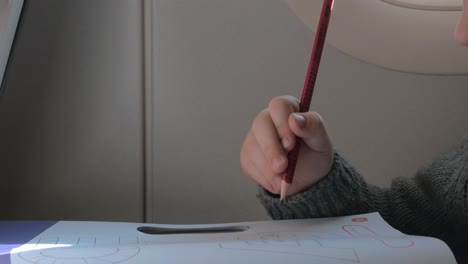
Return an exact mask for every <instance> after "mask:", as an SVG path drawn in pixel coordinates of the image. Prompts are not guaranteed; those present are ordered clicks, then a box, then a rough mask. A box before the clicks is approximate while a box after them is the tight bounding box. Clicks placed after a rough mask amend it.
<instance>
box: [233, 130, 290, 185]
mask: <svg viewBox="0 0 468 264" xmlns="http://www.w3.org/2000/svg"><path fill="white" fill-rule="evenodd" d="M240 161H241V168H242V171H243V172H244V174H245V175H246V176H248V177H250V178H252V179H253V180H254V181H256V182H257V183H258V184H260V185H262V186H263V187H264V188H265V189H267V190H268V191H269V192H271V193H275V194H278V193H279V192H280V185H281V175H280V174H277V173H275V172H273V171H272V169H271V166H270V163H269V162H268V161H267V160H266V158H265V156H264V154H263V151H262V150H261V149H260V146H259V145H258V143H257V140H256V138H255V136H254V135H253V133H252V131H249V133H248V134H247V137H246V139H245V141H244V144H243V145H242V148H241V155H240Z"/></svg>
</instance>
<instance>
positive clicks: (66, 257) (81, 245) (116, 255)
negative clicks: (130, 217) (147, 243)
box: [18, 236, 141, 264]
mask: <svg viewBox="0 0 468 264" xmlns="http://www.w3.org/2000/svg"><path fill="white" fill-rule="evenodd" d="M110 239H111V241H109V238H96V237H93V238H91V237H79V238H78V239H70V238H63V237H62V238H61V237H53V238H52V237H44V238H42V237H41V238H39V239H38V242H37V243H36V244H35V245H32V247H30V248H28V250H26V251H23V252H20V253H19V254H18V256H19V257H20V258H21V259H23V260H25V261H26V262H29V263H61V264H78V263H83V264H95V263H96V264H98V263H100V264H102V263H121V262H125V261H127V260H129V259H131V258H133V257H135V256H136V255H138V254H139V253H140V251H141V249H140V245H139V244H140V241H139V239H138V237H125V238H122V237H120V236H119V237H118V239H116V238H114V239H112V238H110ZM61 240H62V241H75V242H76V244H73V245H70V246H67V245H66V243H64V245H63V247H62V246H61V247H57V245H59V244H61V243H60V241H61ZM100 240H103V241H105V242H111V243H110V245H108V244H106V243H105V242H103V244H104V245H105V246H104V247H99V246H97V242H99V241H100ZM112 240H113V241H114V242H112ZM44 245H55V247H49V248H43V247H42V246H44ZM35 247H36V248H37V249H35Z"/></svg>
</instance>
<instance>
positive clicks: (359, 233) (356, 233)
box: [341, 225, 414, 249]
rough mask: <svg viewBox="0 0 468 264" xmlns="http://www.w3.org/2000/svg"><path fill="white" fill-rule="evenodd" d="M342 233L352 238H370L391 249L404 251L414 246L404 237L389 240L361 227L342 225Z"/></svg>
mask: <svg viewBox="0 0 468 264" xmlns="http://www.w3.org/2000/svg"><path fill="white" fill-rule="evenodd" d="M341 228H342V229H343V231H345V232H346V233H348V234H349V235H350V236H352V237H361V238H370V239H375V240H377V241H380V242H381V243H382V244H383V245H384V246H386V247H388V248H393V249H405V248H411V247H413V246H414V241H413V240H411V239H408V238H406V237H401V238H397V239H395V238H393V237H392V238H389V237H385V236H382V235H379V234H378V233H377V232H375V231H374V230H372V229H370V228H368V227H367V226H363V225H344V226H342V227H341Z"/></svg>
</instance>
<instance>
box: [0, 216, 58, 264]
mask: <svg viewBox="0 0 468 264" xmlns="http://www.w3.org/2000/svg"><path fill="white" fill-rule="evenodd" d="M56 223H57V221H0V264H11V260H10V252H11V250H12V249H14V248H17V247H20V246H22V245H24V244H26V243H28V242H29V241H31V240H32V239H33V238H35V237H36V236H38V235H39V234H40V233H42V232H44V231H45V230H47V229H48V228H49V227H51V226H53V225H55V224H56Z"/></svg>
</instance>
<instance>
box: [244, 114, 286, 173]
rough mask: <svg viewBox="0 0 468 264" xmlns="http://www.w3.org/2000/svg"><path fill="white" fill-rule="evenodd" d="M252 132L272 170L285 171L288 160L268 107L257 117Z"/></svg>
mask: <svg viewBox="0 0 468 264" xmlns="http://www.w3.org/2000/svg"><path fill="white" fill-rule="evenodd" d="M252 133H253V135H254V137H255V139H256V142H257V143H258V146H259V147H260V149H261V151H262V152H263V154H264V156H265V157H266V160H267V163H268V164H269V166H271V168H272V170H273V171H274V172H276V173H281V172H282V171H284V170H285V169H286V166H287V162H288V161H287V158H286V154H285V151H284V149H283V147H282V146H281V143H280V140H279V136H278V133H277V132H276V127H275V124H274V123H273V121H272V119H271V117H270V114H269V111H268V109H265V110H263V111H262V112H260V113H259V114H258V116H257V118H255V120H254V122H253V125H252Z"/></svg>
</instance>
